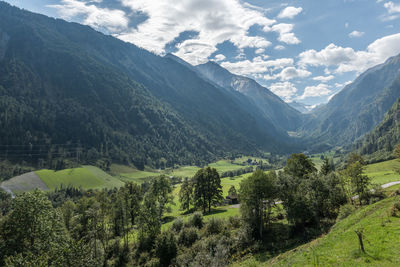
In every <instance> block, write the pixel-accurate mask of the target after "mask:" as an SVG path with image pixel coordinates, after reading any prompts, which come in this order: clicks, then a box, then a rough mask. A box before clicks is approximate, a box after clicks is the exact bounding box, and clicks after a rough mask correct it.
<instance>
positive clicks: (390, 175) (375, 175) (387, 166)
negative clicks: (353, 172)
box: [365, 159, 400, 184]
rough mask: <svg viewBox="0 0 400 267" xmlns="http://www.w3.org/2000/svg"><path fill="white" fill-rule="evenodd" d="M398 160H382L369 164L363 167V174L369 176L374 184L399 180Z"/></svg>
mask: <svg viewBox="0 0 400 267" xmlns="http://www.w3.org/2000/svg"><path fill="white" fill-rule="evenodd" d="M396 170H400V160H396V159H394V160H388V161H384V162H379V163H374V164H369V165H367V166H366V167H365V174H366V175H368V176H369V177H370V178H371V182H372V183H375V184H385V183H389V182H395V181H400V174H399V173H397V172H396Z"/></svg>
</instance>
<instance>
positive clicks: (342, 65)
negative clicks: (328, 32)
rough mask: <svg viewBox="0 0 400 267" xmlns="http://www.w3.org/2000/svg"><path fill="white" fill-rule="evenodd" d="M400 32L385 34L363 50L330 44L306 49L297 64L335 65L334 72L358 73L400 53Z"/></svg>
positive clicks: (303, 65)
mask: <svg viewBox="0 0 400 267" xmlns="http://www.w3.org/2000/svg"><path fill="white" fill-rule="evenodd" d="M399 44H400V33H398V34H393V35H389V36H385V37H383V38H380V39H377V40H376V41H374V42H373V43H371V44H370V45H369V46H368V47H367V49H366V50H365V51H355V50H354V49H353V48H350V47H341V46H337V45H335V44H330V45H328V46H327V47H325V48H324V49H322V50H320V51H315V50H313V49H312V50H307V51H305V52H303V53H301V54H300V55H299V57H300V60H299V65H300V66H302V67H305V66H308V65H309V66H325V67H335V68H336V69H335V70H334V72H336V73H343V72H351V71H356V72H358V73H360V72H362V71H365V70H366V69H368V68H370V67H372V66H375V65H377V64H380V63H383V62H384V61H385V60H386V59H388V58H389V57H391V56H395V55H397V54H399V53H400V45H399Z"/></svg>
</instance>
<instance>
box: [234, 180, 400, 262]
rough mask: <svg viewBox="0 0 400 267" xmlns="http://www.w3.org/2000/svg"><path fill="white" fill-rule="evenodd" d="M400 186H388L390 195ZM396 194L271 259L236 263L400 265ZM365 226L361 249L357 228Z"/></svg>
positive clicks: (399, 230) (255, 259)
mask: <svg viewBox="0 0 400 267" xmlns="http://www.w3.org/2000/svg"><path fill="white" fill-rule="evenodd" d="M396 189H400V185H396V186H393V187H391V188H388V189H387V192H388V195H390V193H391V192H393V191H394V190H396ZM397 201H400V197H399V196H392V197H389V198H386V199H384V200H382V201H379V202H377V203H375V204H372V205H369V206H365V207H362V208H359V209H358V210H356V211H355V212H354V213H353V214H351V215H350V216H349V217H347V218H345V219H343V220H341V221H339V222H338V223H336V225H335V226H334V227H333V228H332V229H331V231H330V232H329V233H328V234H327V235H325V236H322V237H320V238H318V239H316V240H313V241H312V242H310V243H307V244H305V245H302V246H299V247H297V248H295V249H292V250H290V251H288V252H286V253H283V254H280V255H279V256H277V257H275V258H272V259H268V256H267V255H261V254H260V255H256V256H254V257H251V258H249V259H246V260H244V261H242V262H239V263H235V264H234V266H400V254H399V253H398V252H399V250H400V242H399V240H400V218H399V217H393V216H391V212H390V211H391V208H392V206H393V204H394V203H395V202H397ZM358 229H364V247H365V250H366V253H365V254H364V253H361V252H360V249H359V243H358V237H357V235H356V234H355V230H358Z"/></svg>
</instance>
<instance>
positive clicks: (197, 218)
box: [188, 212, 204, 229]
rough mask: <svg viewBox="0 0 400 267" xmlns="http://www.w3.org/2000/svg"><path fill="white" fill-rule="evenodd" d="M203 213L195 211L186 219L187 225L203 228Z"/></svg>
mask: <svg viewBox="0 0 400 267" xmlns="http://www.w3.org/2000/svg"><path fill="white" fill-rule="evenodd" d="M203 224H204V222H203V214H202V213H201V212H195V213H193V215H192V216H191V217H190V218H189V220H188V225H189V227H190V226H191V227H197V228H198V229H201V228H203Z"/></svg>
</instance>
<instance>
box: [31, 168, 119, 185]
mask: <svg viewBox="0 0 400 267" xmlns="http://www.w3.org/2000/svg"><path fill="white" fill-rule="evenodd" d="M35 173H36V174H37V175H38V176H39V177H40V179H41V180H42V181H43V182H44V183H45V184H46V185H47V187H48V188H49V189H55V188H57V187H60V186H61V185H64V186H68V185H71V186H75V187H81V188H83V189H101V188H114V187H120V186H122V185H123V184H124V183H123V182H122V181H121V180H119V179H118V178H116V177H113V176H111V175H109V174H107V173H105V172H104V171H102V170H101V169H99V168H97V167H94V166H87V165H86V166H82V167H79V168H72V169H65V170H60V171H53V170H46V169H44V170H40V171H36V172H35Z"/></svg>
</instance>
